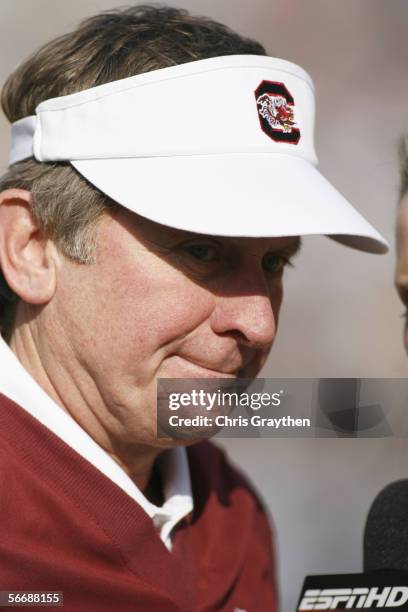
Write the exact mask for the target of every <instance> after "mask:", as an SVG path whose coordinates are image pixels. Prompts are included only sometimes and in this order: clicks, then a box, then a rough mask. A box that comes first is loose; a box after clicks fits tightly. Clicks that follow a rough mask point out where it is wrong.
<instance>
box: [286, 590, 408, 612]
mask: <svg viewBox="0 0 408 612" xmlns="http://www.w3.org/2000/svg"><path fill="white" fill-rule="evenodd" d="M380 609H382V610H383V609H389V610H408V587H406V586H371V587H364V586H360V587H352V588H350V587H349V588H327V589H306V590H304V591H303V594H302V596H301V599H300V602H299V606H298V608H297V611H298V612H304V611H306V610H320V611H322V610H349V611H352V610H380Z"/></svg>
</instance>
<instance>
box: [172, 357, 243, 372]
mask: <svg viewBox="0 0 408 612" xmlns="http://www.w3.org/2000/svg"><path fill="white" fill-rule="evenodd" d="M169 362H170V363H169ZM167 363H168V366H170V367H168V368H166V369H169V370H171V372H172V377H174V378H238V376H239V373H240V371H241V366H240V367H235V368H220V367H219V366H214V365H213V364H211V365H210V364H206V363H205V364H204V363H203V362H198V361H196V360H192V359H191V358H187V357H181V356H180V355H171V357H170V358H168V360H167ZM173 372H174V373H173Z"/></svg>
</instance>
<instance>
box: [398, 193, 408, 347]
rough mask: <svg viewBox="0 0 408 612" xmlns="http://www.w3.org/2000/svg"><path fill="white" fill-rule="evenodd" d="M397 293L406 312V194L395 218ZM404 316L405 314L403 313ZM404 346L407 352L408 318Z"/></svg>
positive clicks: (407, 248)
mask: <svg viewBox="0 0 408 612" xmlns="http://www.w3.org/2000/svg"><path fill="white" fill-rule="evenodd" d="M395 284H396V287H397V291H398V293H399V296H400V298H401V301H402V303H403V304H404V308H405V312H407V311H408V194H406V195H405V196H404V197H403V198H402V200H401V203H400V206H399V209H398V217H397V267H396V273H395ZM404 314H405V313H404ZM404 344H405V349H406V350H407V352H408V316H407V315H406V316H405V327H404Z"/></svg>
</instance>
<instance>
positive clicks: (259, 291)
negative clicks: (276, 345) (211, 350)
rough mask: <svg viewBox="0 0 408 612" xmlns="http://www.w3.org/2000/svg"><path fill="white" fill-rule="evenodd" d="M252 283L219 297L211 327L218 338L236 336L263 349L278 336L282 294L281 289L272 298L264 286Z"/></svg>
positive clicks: (263, 284) (242, 341)
mask: <svg viewBox="0 0 408 612" xmlns="http://www.w3.org/2000/svg"><path fill="white" fill-rule="evenodd" d="M253 281H254V279H253V278H252V282H249V283H248V282H247V283H243V284H241V290H239V289H238V288H235V291H234V290H231V291H228V289H227V290H225V291H224V292H223V294H222V295H218V296H217V305H216V308H215V310H214V312H213V315H212V319H211V323H212V329H213V331H214V332H216V333H218V334H221V333H233V334H235V335H238V336H239V337H240V340H241V343H243V344H246V345H248V346H252V347H253V348H264V347H266V346H268V345H269V344H271V342H272V341H273V339H274V338H275V335H276V331H277V319H278V314H279V308H280V304H281V299H282V292H281V289H280V286H279V287H276V290H275V291H274V294H273V295H271V294H270V291H268V288H267V287H265V283H259V282H258V283H255V282H253Z"/></svg>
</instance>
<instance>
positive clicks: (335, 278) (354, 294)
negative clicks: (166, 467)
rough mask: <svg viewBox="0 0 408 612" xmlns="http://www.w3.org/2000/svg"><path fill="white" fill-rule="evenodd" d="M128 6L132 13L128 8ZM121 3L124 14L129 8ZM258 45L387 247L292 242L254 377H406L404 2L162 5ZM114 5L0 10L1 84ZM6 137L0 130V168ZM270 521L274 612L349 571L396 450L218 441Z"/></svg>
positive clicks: (259, 0) (365, 444)
mask: <svg viewBox="0 0 408 612" xmlns="http://www.w3.org/2000/svg"><path fill="white" fill-rule="evenodd" d="M128 4H131V3H130V2H129V3H128ZM134 4H137V2H135V3H134ZM169 4H173V5H174V6H178V7H184V8H187V9H189V10H190V11H191V12H194V13H196V14H203V15H208V16H211V17H213V18H215V19H217V20H219V21H222V22H224V23H226V24H228V25H229V26H230V27H232V28H233V29H236V30H237V31H238V32H240V33H242V34H245V35H248V36H250V37H253V38H257V39H258V40H259V41H260V42H262V43H263V44H264V45H265V47H266V48H267V50H268V53H269V54H270V55H274V56H277V57H281V58H284V59H287V60H291V61H293V62H296V63H298V64H300V65H301V66H303V67H304V68H305V69H306V70H307V71H308V72H309V73H310V74H311V76H312V78H313V80H314V82H315V86H316V93H317V125H316V139H317V152H318V156H319V159H320V169H321V171H322V172H323V174H325V175H326V177H327V178H328V179H329V180H331V181H332V182H333V183H334V184H335V185H336V186H337V188H338V189H339V190H340V191H341V192H342V193H343V194H344V195H345V196H346V197H347V198H348V199H349V200H350V201H351V202H352V203H353V204H354V205H355V206H356V207H357V208H358V209H359V210H360V212H362V213H363V214H364V215H365V216H366V217H367V218H368V219H369V221H370V222H371V223H372V224H373V225H374V226H375V227H376V228H377V229H378V230H379V231H380V232H381V233H382V234H383V235H384V236H385V237H386V238H387V239H388V240H389V242H390V243H391V254H390V255H387V256H374V255H366V254H362V253H359V252H357V251H353V250H351V249H347V248H345V247H341V246H340V245H338V244H336V243H334V242H332V241H330V240H329V239H327V238H324V237H311V238H308V239H306V240H305V241H304V247H303V250H302V253H301V255H300V256H299V258H298V259H297V260H296V262H295V264H296V267H295V269H294V270H289V271H288V273H287V276H286V291H285V293H286V294H285V302H284V305H283V309H282V315H281V320H280V330H279V335H278V338H277V340H276V344H275V347H274V349H273V352H272V355H271V357H270V359H269V361H268V363H267V365H266V367H265V368H264V370H263V372H262V373H261V375H262V376H265V377H273V376H276V377H281V378H283V377H297V378H300V377H309V376H310V377H357V376H361V377H382V378H384V377H406V375H407V365H408V361H407V358H406V356H405V354H404V352H403V348H402V326H403V321H402V319H401V316H400V315H401V314H402V312H403V307H402V305H401V304H399V302H398V298H397V296H396V294H395V291H394V289H393V267H394V235H393V234H394V216H395V210H396V205H397V192H398V172H397V154H396V151H397V142H398V137H399V135H400V134H401V132H402V131H403V130H404V129H408V79H407V75H406V70H407V66H408V45H407V34H406V24H407V23H408V3H407V2H406V0H387V1H385V0H341V1H340V0H337V2H335V1H333V0H332V1H329V0H308V1H307V2H305V0H222V1H220V0H175V1H174V3H173V2H171V3H169ZM123 5H124V3H123V2H120V3H119V2H116V1H115V0H70V2H65V1H63V0H35V1H33V0H2V1H1V3H0V49H1V53H0V82H1V83H2V82H4V80H5V78H6V77H7V75H8V74H9V72H10V71H11V70H12V69H13V67H14V66H15V65H16V64H17V63H18V62H20V61H21V60H22V59H23V58H25V57H26V56H27V54H29V53H30V52H32V51H33V50H34V49H35V48H36V47H38V46H39V45H41V44H43V43H44V42H46V41H48V40H49V39H51V38H53V37H55V36H56V35H58V34H62V33H64V32H66V31H68V30H70V29H72V28H73V27H75V25H76V24H77V23H78V21H79V20H80V19H82V18H84V17H86V16H88V15H90V14H93V13H95V12H99V11H102V10H105V9H110V8H113V7H117V6H123ZM8 147H9V126H8V124H7V122H6V120H5V118H4V116H1V118H0V170H2V169H4V168H5V167H6V165H7V157H8ZM220 443H221V444H223V445H224V446H225V447H226V448H227V449H228V453H229V455H230V457H231V458H232V460H233V461H234V462H235V463H236V464H237V465H239V466H240V467H241V469H243V470H244V471H245V472H246V473H247V474H249V475H250V476H251V477H252V479H253V481H254V483H255V485H256V487H257V489H258V491H259V492H260V493H261V495H262V496H263V498H264V500H265V501H266V503H267V505H268V507H269V509H270V511H271V514H272V516H273V520H274V524H275V528H276V533H277V548H278V557H279V578H280V587H281V609H282V611H283V612H291V611H292V610H294V609H295V605H296V601H297V598H298V595H299V592H300V588H301V584H302V581H303V578H304V575H305V574H307V573H323V572H333V573H335V572H354V571H360V570H361V558H362V550H361V539H362V531H363V526H364V521H365V516H366V513H367V510H368V508H369V506H370V503H371V501H372V499H373V497H374V495H375V494H376V492H377V491H379V490H380V489H381V487H382V486H384V485H386V484H387V483H388V482H390V481H392V480H394V479H396V478H402V477H405V476H407V475H408V443H407V441H406V440H405V439H398V438H393V439H382V440H381V439H377V440H376V439H369V440H361V439H358V440H345V439H339V440H333V439H329V440H324V439H318V440H288V439H285V440H283V439H282V440H279V439H256V440H242V439H240V440H231V439H229V440H225V441H224V442H222V441H221V442H220Z"/></svg>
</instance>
